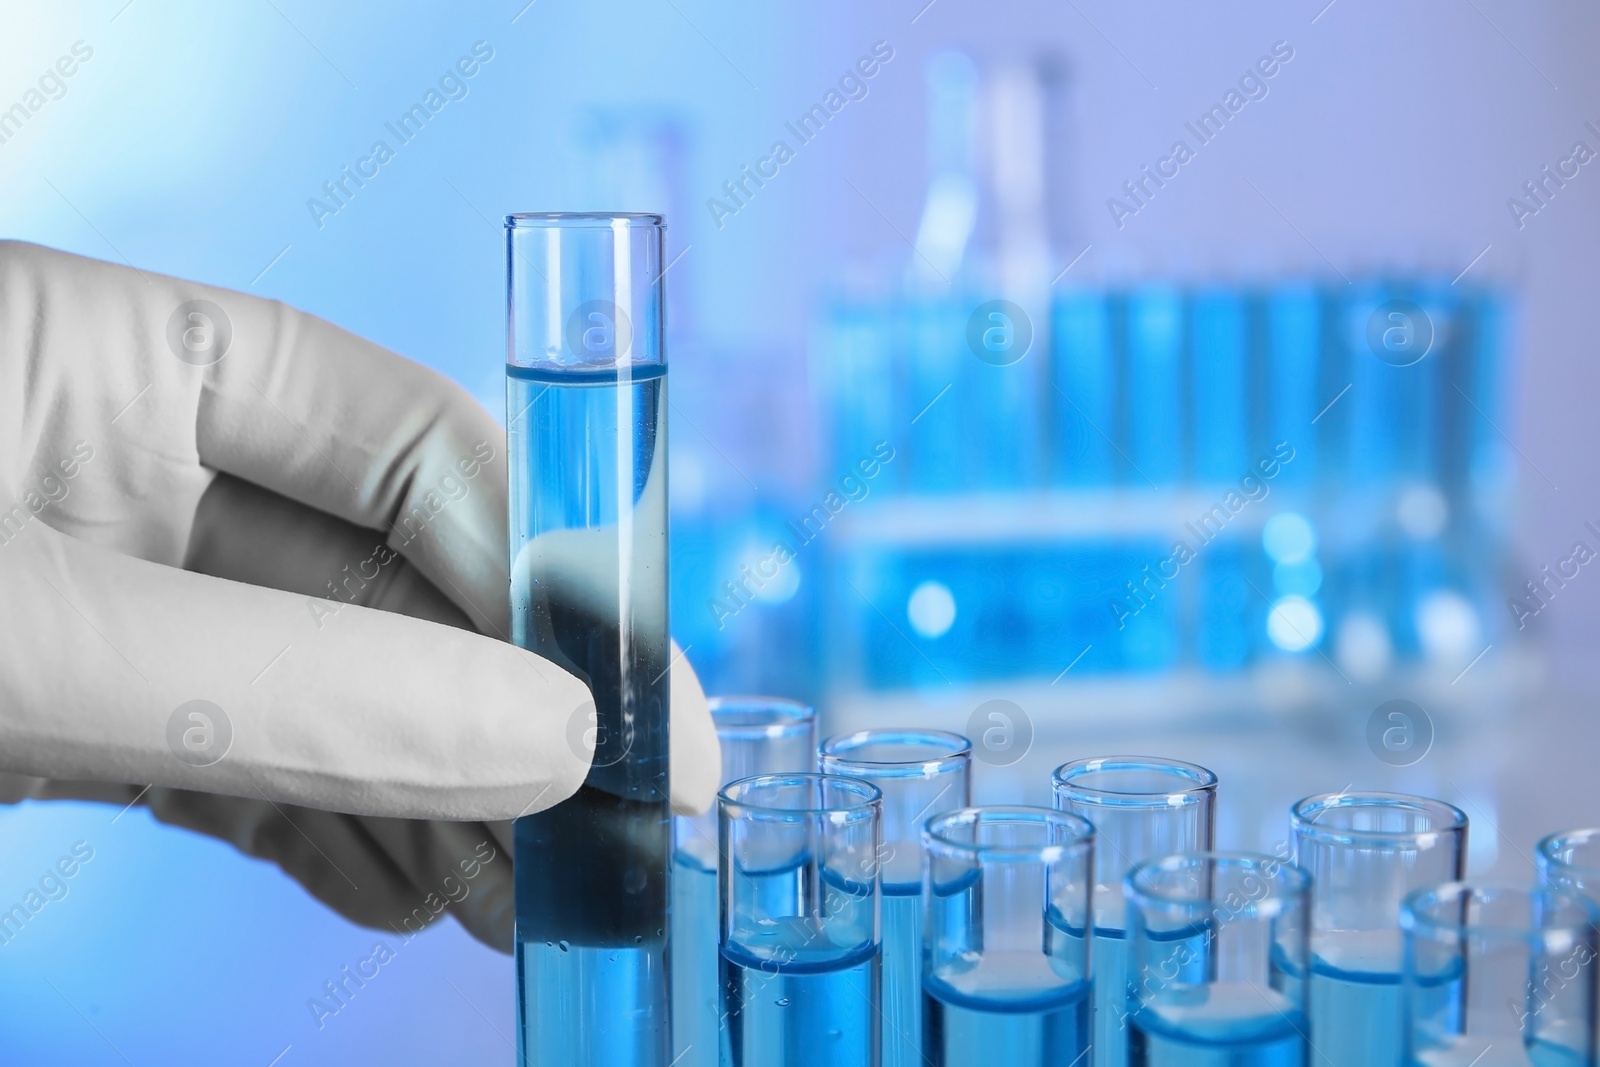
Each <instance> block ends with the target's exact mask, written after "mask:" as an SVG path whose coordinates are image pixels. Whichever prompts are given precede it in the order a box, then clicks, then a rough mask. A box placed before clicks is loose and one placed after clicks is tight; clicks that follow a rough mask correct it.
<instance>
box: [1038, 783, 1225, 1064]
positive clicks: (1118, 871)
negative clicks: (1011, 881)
mask: <svg viewBox="0 0 1600 1067" xmlns="http://www.w3.org/2000/svg"><path fill="white" fill-rule="evenodd" d="M1051 780H1052V782H1053V785H1054V796H1055V806H1056V808H1057V809H1059V810H1061V811H1070V812H1073V813H1074V814H1077V815H1081V816H1083V817H1084V818H1085V819H1088V820H1089V821H1090V822H1091V823H1093V824H1094V829H1095V853H1096V855H1095V890H1094V946H1093V956H1094V978H1095V980H1094V1055H1093V1061H1094V1064H1095V1067H1123V1065H1124V1064H1126V1063H1127V1062H1128V1027H1127V1021H1126V1019H1127V1006H1126V1005H1127V996H1128V994H1127V985H1128V977H1127V960H1128V940H1127V904H1126V902H1125V901H1124V900H1123V896H1122V880H1123V878H1124V877H1126V876H1127V873H1128V871H1129V870H1130V869H1131V868H1132V867H1133V865H1134V864H1136V863H1140V862H1142V861H1144V860H1147V859H1150V858H1152V857H1155V856H1167V855H1171V854H1173V853H1176V852H1194V851H1205V850H1207V849H1210V848H1211V847H1212V846H1213V845H1214V844H1215V843H1216V842H1215V838H1216V818H1217V813H1216V807H1217V776H1216V775H1215V774H1212V773H1211V772H1210V771H1208V770H1206V769H1205V768H1204V767H1197V766H1195V765H1194V764H1192V763H1181V762H1179V761H1177V760H1167V759H1158V758H1151V757H1145V756H1105V757H1100V758H1096V759H1085V760H1075V761H1074V762H1072V763H1065V764H1062V765H1061V766H1060V767H1057V768H1056V770H1055V773H1054V774H1053V775H1052V776H1051Z"/></svg>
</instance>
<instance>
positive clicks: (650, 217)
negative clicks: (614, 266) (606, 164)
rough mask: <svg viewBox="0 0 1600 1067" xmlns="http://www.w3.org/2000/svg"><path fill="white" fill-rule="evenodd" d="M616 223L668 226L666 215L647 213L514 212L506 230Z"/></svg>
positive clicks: (507, 220)
mask: <svg viewBox="0 0 1600 1067" xmlns="http://www.w3.org/2000/svg"><path fill="white" fill-rule="evenodd" d="M614 222H626V223H628V224H629V225H630V226H631V225H638V226H643V227H648V226H658V227H661V228H662V229H665V228H666V225H667V219H666V216H665V215H656V214H652V213H650V212H645V211H514V212H512V213H511V214H509V215H507V216H506V221H505V228H506V229H508V230H516V229H525V228H533V227H537V226H547V225H565V224H571V225H576V226H582V225H585V224H593V225H595V226H597V227H598V226H610V225H611V224H612V223H614Z"/></svg>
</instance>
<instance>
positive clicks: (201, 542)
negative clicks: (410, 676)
mask: <svg viewBox="0 0 1600 1067" xmlns="http://www.w3.org/2000/svg"><path fill="white" fill-rule="evenodd" d="M183 567H184V569H185V570H189V571H195V572H197V573H200V574H209V575H212V576H213V577H217V578H227V579H230V580H232V581H235V582H248V583H249V584H251V585H259V586H265V587H266V588H268V589H282V590H284V591H286V592H290V593H300V594H302V595H304V596H307V597H316V598H318V599H319V600H320V601H324V602H325V603H322V604H318V605H316V606H315V609H314V610H315V611H316V612H317V614H318V616H319V618H320V619H322V620H329V619H331V618H332V617H333V616H334V615H335V614H336V613H337V612H338V611H339V609H340V608H341V607H342V606H343V605H345V604H360V605H362V606H364V607H369V608H378V609H379V610H382V611H394V612H399V613H400V614H402V615H410V616H411V617H413V618H418V619H428V620H430V621H432V622H439V623H444V624H445V625H447V626H460V627H468V628H470V627H471V625H472V622H471V620H470V619H468V617H467V615H466V613H465V612H463V611H462V610H461V609H460V608H459V607H457V606H456V604H455V603H454V602H453V601H452V600H451V599H450V598H449V597H448V596H446V595H445V594H444V593H443V592H441V591H440V590H439V587H438V586H436V585H434V584H433V583H432V582H430V581H428V579H426V578H424V577H423V576H422V574H421V573H420V572H419V571H418V570H417V569H416V567H414V566H412V565H411V563H410V561H408V560H407V559H406V558H405V557H404V556H401V555H400V554H399V553H397V552H395V551H394V550H393V549H391V548H389V546H388V543H387V540H386V538H385V537H384V535H383V534H381V533H378V532H376V531H374V530H368V529H365V528H364V527H360V526H357V525H355V524H354V523H350V522H346V521H345V520H343V519H340V518H336V517H335V516H333V515H329V514H328V513H326V512H323V511H318V510H317V509H316V508H313V507H310V506H308V505H306V504H302V503H300V502H299V501H296V500H290V499H289V498H288V497H284V496H279V495H278V494H277V493H274V492H272V491H271V490H270V489H262V488H261V487H260V486H256V485H252V484H250V483H249V482H246V481H242V480H240V479H238V478H235V477H233V476H232V475H228V474H220V475H218V476H217V478H216V480H215V481H213V482H212V483H211V485H210V487H208V488H207V489H206V491H205V495H204V496H202V497H201V498H200V505H199V507H198V508H197V509H196V510H195V517H194V532H193V534H192V535H191V536H190V538H189V548H188V551H187V553H186V554H185V555H184V560H183Z"/></svg>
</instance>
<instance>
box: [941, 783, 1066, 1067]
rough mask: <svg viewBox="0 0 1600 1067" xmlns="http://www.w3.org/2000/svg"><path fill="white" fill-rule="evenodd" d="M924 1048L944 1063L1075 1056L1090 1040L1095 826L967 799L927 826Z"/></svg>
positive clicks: (1040, 1063)
mask: <svg viewBox="0 0 1600 1067" xmlns="http://www.w3.org/2000/svg"><path fill="white" fill-rule="evenodd" d="M922 854H923V868H922V871H923V873H922V900H923V910H924V916H925V926H924V928H923V932H922V944H923V952H922V968H923V969H922V989H923V1008H922V1011H923V1016H922V1018H923V1030H922V1035H923V1036H922V1053H923V1057H924V1059H925V1060H926V1062H927V1063H929V1064H931V1065H933V1067H978V1065H983V1067H992V1065H995V1064H1005V1065H1007V1067H1069V1065H1073V1064H1080V1065H1081V1063H1082V1061H1083V1058H1084V1056H1085V1055H1086V1054H1087V1052H1088V1051H1089V1044H1090V1040H1091V1037H1090V1030H1089V1025H1090V1024H1089V1011H1090V995H1089V991H1090V974H1089V939H1088V937H1086V936H1085V933H1086V931H1087V930H1088V928H1089V908H1090V901H1091V898H1092V896H1093V889H1094V828H1093V827H1091V826H1090V825H1089V823H1088V820H1086V819H1083V818H1081V817H1079V816H1077V815H1073V814H1071V813H1070V812H1064V811H1052V810H1051V809H1049V808H1032V807H980V808H963V809H961V810H960V811H953V812H949V813H947V814H944V815H940V816H937V817H935V818H933V819H930V820H928V824H927V830H926V831H924V833H923V835H922Z"/></svg>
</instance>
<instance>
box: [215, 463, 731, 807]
mask: <svg viewBox="0 0 1600 1067" xmlns="http://www.w3.org/2000/svg"><path fill="white" fill-rule="evenodd" d="M194 530H195V532H194V537H193V538H192V539H191V541H190V544H189V552H188V555H187V556H186V558H185V559H184V567H185V569H187V570H192V571H197V572H199V573H202V574H210V575H214V576H216V577H219V578H231V579H233V580H235V581H242V582H249V583H251V584H253V585H260V586H267V587H270V588H274V589H284V590H288V591H290V592H296V593H303V594H305V595H306V596H308V597H318V598H324V600H323V601H318V602H317V603H315V604H309V610H311V611H312V612H313V614H315V616H316V617H317V620H318V622H319V623H320V624H321V625H324V626H325V625H331V624H332V620H333V618H334V616H335V613H336V612H338V611H339V610H340V609H341V608H342V606H343V605H344V604H345V603H351V604H361V605H365V606H368V607H375V608H381V609H383V610H385V611H397V612H400V613H402V614H406V615H412V616H416V617H419V618H425V619H431V620H433V621H435V622H442V623H446V624H452V625H457V626H466V625H468V620H467V617H466V615H465V614H463V613H462V612H461V611H460V610H459V609H458V608H456V607H455V606H454V605H453V604H452V603H451V602H450V600H449V599H448V598H447V597H445V596H444V594H443V593H441V592H440V591H439V590H438V589H437V588H436V587H435V586H434V585H433V584H432V583H431V582H429V581H428V580H427V579H426V578H424V577H422V575H421V574H419V573H418V572H417V570H416V568H414V567H412V566H411V564H410V563H409V562H408V561H407V560H406V559H404V558H402V557H400V556H398V555H397V554H394V553H392V552H390V551H388V550H387V548H386V547H385V545H384V543H383V538H382V537H381V535H378V534H375V533H373V532H372V531H371V530H366V529H363V528H361V527H359V526H356V525H355V524H353V523H349V522H345V521H344V520H342V519H338V518H335V517H334V516H332V515H328V514H325V513H323V512H320V511H317V510H316V509H315V508H312V507H309V506H307V505H305V504H301V503H299V502H298V501H294V500H290V499H288V498H286V497H283V496H279V495H278V494H276V493H273V492H271V491H269V490H266V489H262V488H260V487H258V486H255V485H251V484H250V483H249V482H244V481H241V480H239V479H237V478H233V477H231V476H229V475H221V476H219V477H218V478H217V479H216V481H214V482H212V484H211V486H210V488H208V489H207V490H206V492H205V495H204V496H203V497H202V498H201V500H200V506H199V508H198V510H197V511H196V514H195V524H194ZM247 532H248V533H249V534H251V535H253V536H247ZM592 580H593V581H597V582H601V583H602V584H604V582H605V579H603V578H597V579H592ZM610 582H611V584H613V585H614V584H615V579H614V578H613V579H611V580H610ZM327 598H331V600H329V599H327ZM672 657H673V658H672V667H671V674H670V678H671V684H670V693H671V715H672V723H671V730H670V735H669V736H670V741H669V744H670V751H671V761H672V763H671V765H672V772H671V788H672V803H673V807H674V809H675V810H677V811H679V812H680V813H681V814H697V813H699V812H701V811H704V810H706V808H707V807H709V806H710V804H711V803H712V802H713V801H714V800H715V799H716V786H717V782H718V780H719V777H720V773H721V766H720V765H721V751H720V749H719V747H718V745H717V737H716V730H715V729H714V727H713V726H712V724H711V713H710V710H709V708H708V707H707V704H706V696H705V692H704V690H703V689H702V688H701V686H700V681H699V679H698V678H697V677H696V676H695V673H694V668H693V667H692V666H691V665H690V663H689V660H688V657H687V656H686V655H684V654H683V653H682V652H680V651H679V650H678V649H677V647H676V646H674V647H673V650H672Z"/></svg>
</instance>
